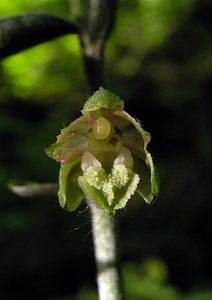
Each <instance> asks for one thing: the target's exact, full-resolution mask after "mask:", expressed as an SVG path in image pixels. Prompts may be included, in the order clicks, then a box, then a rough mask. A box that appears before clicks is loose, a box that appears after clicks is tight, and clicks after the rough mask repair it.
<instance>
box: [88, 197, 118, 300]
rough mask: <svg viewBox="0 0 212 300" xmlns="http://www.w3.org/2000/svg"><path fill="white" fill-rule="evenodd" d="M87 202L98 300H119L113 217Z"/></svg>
mask: <svg viewBox="0 0 212 300" xmlns="http://www.w3.org/2000/svg"><path fill="white" fill-rule="evenodd" d="M87 202H88V205H89V207H90V212H91V219H92V232H93V243H94V251H95V260H96V267H97V284H98V294H99V300H121V299H123V296H122V285H121V280H120V278H121V276H120V272H119V267H118V260H117V239H116V230H115V222H114V220H113V216H111V215H110V214H109V213H107V212H106V211H105V210H103V209H100V208H97V207H96V206H95V205H94V204H93V203H91V202H90V201H87Z"/></svg>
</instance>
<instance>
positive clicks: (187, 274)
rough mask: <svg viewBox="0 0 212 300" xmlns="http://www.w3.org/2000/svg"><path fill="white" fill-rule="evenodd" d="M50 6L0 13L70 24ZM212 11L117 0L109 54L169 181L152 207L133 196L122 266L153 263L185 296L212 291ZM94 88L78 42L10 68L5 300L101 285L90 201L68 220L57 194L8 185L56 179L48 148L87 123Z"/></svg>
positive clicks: (33, 52) (204, 5) (6, 84)
mask: <svg viewBox="0 0 212 300" xmlns="http://www.w3.org/2000/svg"><path fill="white" fill-rule="evenodd" d="M43 3H45V5H44V4H42V2H41V1H38V2H37V4H29V3H27V1H26V2H24V3H23V4H21V3H18V2H17V3H15V4H14V3H13V4H11V3H6V1H5V2H4V1H3V2H2V10H1V3H0V16H1V17H2V18H3V17H5V16H9V15H14V14H17V13H20V12H28V11H36V12H37V11H38V12H40V11H41V12H43V11H44V12H46V11H47V12H53V13H58V14H60V15H62V16H65V17H67V14H68V13H67V11H68V10H67V7H68V3H67V2H66V1H59V0H58V1H55V2H54V3H53V2H51V1H46V2H43ZM33 5H34V6H33ZM211 11H212V3H211V1H209V0H208V1H207V0H204V1H195V0H193V1H186V0H184V1H183V0H181V1H177V3H175V4H173V3H172V1H169V0H166V1H159V0H158V1H156V0H155V1H153V0H149V1H147V0H146V1H145V0H143V1H142V0H140V1H138V0H137V1H130V0H128V1H127V0H125V1H124V0H123V1H120V3H119V8H118V15H117V22H116V27H115V29H114V32H113V34H112V36H111V38H110V40H109V41H108V45H107V48H106V77H107V81H108V88H109V89H110V90H111V91H112V92H114V93H116V94H118V95H119V96H120V97H121V98H123V99H125V109H126V110H127V111H128V112H129V113H130V114H131V115H135V116H136V117H137V118H139V119H140V120H141V123H142V124H143V125H144V129H145V130H147V131H148V132H150V133H151V135H152V141H151V143H150V144H149V148H148V149H149V151H150V152H151V154H152V156H153V157H154V161H155V164H156V166H157V169H158V173H159V174H160V180H161V191H160V195H159V197H158V200H157V202H156V203H155V204H154V205H152V206H148V205H147V204H145V203H144V201H143V200H142V199H140V198H138V197H137V196H134V197H133V198H132V199H131V200H130V201H129V203H128V205H127V207H126V210H125V211H123V212H118V213H117V215H116V220H117V223H118V231H119V239H120V255H121V260H122V262H123V266H125V265H126V263H132V264H134V266H136V265H140V264H142V263H143V262H145V261H146V260H148V259H151V258H156V259H157V261H161V262H162V263H163V265H164V266H165V268H166V269H167V272H168V273H167V276H166V279H165V282H163V284H164V285H165V286H167V288H170V286H171V287H172V289H174V290H175V291H177V293H182V294H183V295H189V294H190V293H193V292H194V291H207V290H211V289H212V276H211V269H212V247H211V226H212V218H211V215H212V204H211V200H212V199H211V192H210V190H211V166H212V164H211V163H212V159H211V152H212V136H211V128H212V126H211V122H212V121H211V112H212V110H211V94H212V93H211V86H212V38H211V25H212V24H211V23H212V15H211ZM86 91H87V87H86V79H85V76H84V71H83V65H82V61H81V52H80V45H79V42H78V39H77V37H76V36H73V37H64V38H60V39H57V40H55V41H52V42H49V43H46V44H43V45H40V46H37V47H35V48H33V49H30V50H27V51H24V52H23V53H21V54H18V55H14V56H11V57H9V58H7V59H5V60H4V61H3V62H2V75H1V90H0V141H1V142H0V145H1V146H0V186H1V192H0V195H1V196H0V282H1V287H0V298H1V299H5V300H8V299H29V298H30V299H66V298H65V297H66V296H68V295H70V294H73V298H70V297H69V299H81V298H79V297H80V296H76V295H75V296H74V293H78V291H79V290H80V289H82V287H83V286H90V287H91V288H92V286H93V285H95V262H94V259H93V246H92V232H91V226H90V225H91V224H90V217H89V212H88V211H83V210H84V208H86V205H85V204H83V205H82V207H81V208H80V212H74V213H68V212H66V211H64V210H62V209H61V208H60V207H59V204H58V200H57V197H56V196H55V197H54V196H45V197H44V196H42V197H34V198H20V197H18V196H17V195H14V194H13V193H12V192H11V191H10V190H9V189H8V188H7V183H8V181H10V180H11V179H17V180H30V181H38V182H55V181H57V178H58V171H59V165H58V164H57V163H55V162H54V161H52V160H51V159H49V158H48V157H46V155H45V153H44V150H43V149H44V146H45V145H47V144H50V143H53V142H54V141H55V138H56V136H57V135H58V133H59V131H60V129H61V128H62V127H63V126H64V125H68V124H69V122H71V121H72V120H73V119H74V118H76V117H78V116H79V115H80V110H81V109H82V105H83V103H84V101H85V100H86V99H87V94H86ZM135 269H136V268H135ZM135 272H136V271H135ZM182 294H181V295H182ZM175 296H176V295H175ZM77 297H78V298H77ZM67 299H68V298H67ZM84 299H94V298H88V297H87V298H84ZM129 299H150V300H151V299H162V298H160V297H159V298H151V297H150V296H149V298H148V297H146V298H142V297H140V298H136V297H135V298H133V297H131V298H129ZM164 299H165V298H164ZM168 299H172V298H171V297H169V298H168ZM173 299H178V298H174V296H173ZM179 299H182V297H181V298H179ZM186 299H187V298H186ZM189 299H191V298H189ZM192 299H193V298H192ZM195 299H197V298H195ZM198 299H203V298H201V296H200V298H198ZM204 299H210V298H204Z"/></svg>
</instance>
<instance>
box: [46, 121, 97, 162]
mask: <svg viewBox="0 0 212 300" xmlns="http://www.w3.org/2000/svg"><path fill="white" fill-rule="evenodd" d="M92 123H93V119H92V118H91V117H88V116H82V117H80V118H78V119H76V120H75V121H74V122H72V123H71V124H70V125H69V126H67V127H66V128H64V129H62V130H61V134H60V135H58V137H57V141H56V143H54V144H52V145H50V146H48V147H47V148H46V149H45V151H46V153H47V155H48V156H49V157H51V158H53V159H55V160H57V161H60V162H61V163H68V162H70V161H72V160H75V159H78V158H79V157H80V156H81V155H82V153H83V152H84V151H85V149H86V148H87V147H88V141H87V133H88V131H89V130H90V128H91V127H92Z"/></svg>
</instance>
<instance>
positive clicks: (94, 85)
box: [81, 33, 105, 94]
mask: <svg viewBox="0 0 212 300" xmlns="http://www.w3.org/2000/svg"><path fill="white" fill-rule="evenodd" d="M81 43H82V51H83V60H84V68H85V75H86V79H87V83H88V87H89V94H92V93H93V92H94V91H96V90H98V89H99V87H100V86H102V87H104V86H105V78H104V42H103V41H101V40H99V41H96V42H93V41H91V39H90V37H89V36H88V35H87V34H86V33H83V34H82V35H81Z"/></svg>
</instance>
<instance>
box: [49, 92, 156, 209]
mask: <svg viewBox="0 0 212 300" xmlns="http://www.w3.org/2000/svg"><path fill="white" fill-rule="evenodd" d="M123 108H124V103H123V101H122V100H121V99H120V98H119V97H118V96H116V95H114V94H112V93H111V92H109V91H108V90H105V89H103V88H100V89H99V90H98V91H96V92H95V93H94V94H93V96H91V97H90V98H89V99H88V101H87V102H86V103H85V105H84V107H83V110H82V116H81V117H79V118H78V119H76V120H75V121H74V122H72V123H71V124H70V125H69V126H68V127H66V128H64V129H62V131H61V134H60V135H59V136H58V137H57V141H56V143H55V144H53V145H51V146H49V147H47V148H46V153H47V155H48V156H50V157H51V158H53V159H55V160H57V161H59V162H60V163H61V168H60V175H59V192H58V196H59V202H60V205H61V206H62V207H63V208H67V209H68V210H70V211H73V210H75V209H76V208H77V207H78V206H79V205H80V203H81V201H82V200H83V199H84V198H85V197H86V198H88V199H89V200H90V201H92V202H93V203H94V204H95V205H96V206H98V207H100V208H103V209H105V210H107V211H108V212H109V213H114V212H115V210H116V209H120V208H123V207H125V205H126V203H127V201H128V200H129V199H130V197H131V196H132V195H133V194H134V193H135V191H137V192H138V193H139V194H140V195H141V196H142V197H143V199H144V200H145V201H146V202H147V203H149V204H150V203H153V202H154V200H155V199H156V197H157V195H158V192H159V185H158V180H157V176H156V174H155V169H154V165H153V161H152V157H151V155H150V153H149V152H148V151H147V149H146V147H147V144H148V142H149V141H150V139H151V137H150V134H149V133H148V132H146V131H144V130H143V128H142V127H141V125H140V123H139V122H138V121H137V120H135V119H134V118H132V117H131V116H130V115H129V114H128V113H127V112H125V111H124V110H123Z"/></svg>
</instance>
